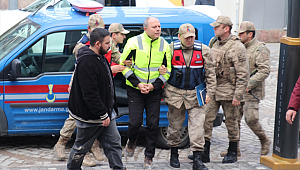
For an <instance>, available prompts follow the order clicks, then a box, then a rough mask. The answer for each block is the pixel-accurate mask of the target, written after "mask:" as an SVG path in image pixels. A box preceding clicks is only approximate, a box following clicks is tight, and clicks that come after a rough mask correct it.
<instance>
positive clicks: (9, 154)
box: [0, 43, 280, 170]
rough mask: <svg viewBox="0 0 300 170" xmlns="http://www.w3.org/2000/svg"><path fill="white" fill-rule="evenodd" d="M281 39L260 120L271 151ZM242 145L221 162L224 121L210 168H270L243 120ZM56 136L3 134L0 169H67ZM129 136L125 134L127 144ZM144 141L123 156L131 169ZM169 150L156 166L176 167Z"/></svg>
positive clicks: (159, 154)
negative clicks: (56, 151) (56, 147)
mask: <svg viewBox="0 0 300 170" xmlns="http://www.w3.org/2000/svg"><path fill="white" fill-rule="evenodd" d="M279 45H280V44H279V43H274V44H267V47H268V48H269V49H270V50H271V73H270V76H269V77H268V78H267V80H266V99H265V100H263V101H262V102H261V104H260V121H261V123H262V126H263V128H264V129H265V131H266V133H267V136H268V137H269V138H270V139H271V141H272V144H271V148H270V153H269V155H271V154H272V147H273V131H274V115H275V100H276V86H277V67H278V58H279ZM241 128H242V130H241V142H240V149H241V154H242V156H241V157H239V159H238V162H236V163H234V164H222V163H221V162H222V159H223V158H222V157H220V155H219V153H220V152H221V151H223V150H226V149H227V147H228V138H227V130H226V127H225V124H224V123H223V124H222V125H221V126H219V127H215V128H214V130H213V138H212V141H211V163H207V164H206V165H207V167H208V168H209V169H215V170H219V169H220V170H221V169H222V170H223V169H232V170H239V169H240V170H243V169H270V168H268V167H266V166H264V165H262V164H260V163H259V162H260V142H259V140H258V138H257V137H256V136H255V135H254V134H253V132H252V131H251V130H250V129H249V128H248V127H247V125H246V123H245V121H244V120H242V127H241ZM57 139H58V137H57V136H54V137H52V136H39V137H1V138H0V170H29V169H30V170H31V169H32V170H33V169H34V170H37V169H43V170H60V169H66V161H57V160H54V159H53V155H54V154H53V146H54V145H55V143H56V141H57ZM125 141H126V137H124V138H122V145H123V147H124V145H125ZM71 147H72V142H69V144H68V145H67V149H66V151H67V153H69V152H70V148H71ZM144 148H145V147H144V142H141V141H140V142H139V146H138V147H137V149H136V152H135V154H134V157H132V158H126V157H124V158H123V162H124V164H125V165H126V167H127V168H128V169H129V170H134V169H142V167H143V159H144V155H143V153H144ZM179 152H180V153H179V154H180V157H179V159H180V162H181V168H180V169H192V164H191V161H190V160H188V159H187V156H188V155H189V154H191V153H192V152H191V151H190V149H189V148H186V149H180V151H179ZM169 155H170V150H165V149H159V148H157V149H156V155H155V158H154V166H155V167H156V169H164V170H167V169H174V168H171V167H170V166H169ZM96 162H97V163H98V164H97V166H95V167H83V169H84V170H94V169H95V170H96V169H103V170H106V169H109V167H108V164H107V160H105V161H102V162H99V161H96Z"/></svg>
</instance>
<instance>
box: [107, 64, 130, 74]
mask: <svg viewBox="0 0 300 170" xmlns="http://www.w3.org/2000/svg"><path fill="white" fill-rule="evenodd" d="M125 68H126V67H125V66H123V65H114V66H110V69H111V72H112V73H118V72H122V71H123V70H124V69H125Z"/></svg>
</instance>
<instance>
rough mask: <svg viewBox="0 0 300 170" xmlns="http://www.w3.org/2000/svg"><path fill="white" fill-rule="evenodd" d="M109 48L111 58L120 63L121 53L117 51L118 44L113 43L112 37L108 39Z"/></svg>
mask: <svg viewBox="0 0 300 170" xmlns="http://www.w3.org/2000/svg"><path fill="white" fill-rule="evenodd" d="M110 45H111V46H110V50H111V60H112V61H113V62H114V63H116V64H119V63H120V57H121V53H120V51H119V46H118V45H115V43H114V42H113V40H112V39H110Z"/></svg>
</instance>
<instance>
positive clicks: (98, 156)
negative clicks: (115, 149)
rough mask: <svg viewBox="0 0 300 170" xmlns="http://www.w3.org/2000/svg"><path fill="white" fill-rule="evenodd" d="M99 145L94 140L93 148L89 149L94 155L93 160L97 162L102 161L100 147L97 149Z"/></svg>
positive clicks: (102, 156)
mask: <svg viewBox="0 0 300 170" xmlns="http://www.w3.org/2000/svg"><path fill="white" fill-rule="evenodd" d="M99 145H100V143H99V141H98V140H97V139H96V140H95V141H94V143H93V146H92V148H91V152H92V154H93V155H94V157H95V159H96V160H98V161H103V160H104V155H103V154H102V153H101V150H100V147H99Z"/></svg>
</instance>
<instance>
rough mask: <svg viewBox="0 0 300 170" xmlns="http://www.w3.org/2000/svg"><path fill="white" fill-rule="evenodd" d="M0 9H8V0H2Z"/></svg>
mask: <svg viewBox="0 0 300 170" xmlns="http://www.w3.org/2000/svg"><path fill="white" fill-rule="evenodd" d="M0 9H8V0H0Z"/></svg>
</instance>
